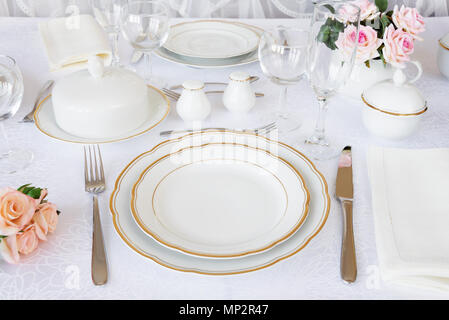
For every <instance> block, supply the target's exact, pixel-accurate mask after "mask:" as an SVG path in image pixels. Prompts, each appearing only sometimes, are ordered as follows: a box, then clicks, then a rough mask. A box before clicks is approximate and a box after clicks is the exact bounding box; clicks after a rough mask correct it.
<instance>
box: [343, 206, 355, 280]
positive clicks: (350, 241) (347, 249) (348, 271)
mask: <svg viewBox="0 0 449 320" xmlns="http://www.w3.org/2000/svg"><path fill="white" fill-rule="evenodd" d="M342 207H343V217H344V222H343V243H342V246H341V265H340V273H341V277H342V279H343V280H345V281H346V282H354V281H355V280H356V278H357V262H356V255H355V245H354V229H353V225H352V201H351V200H342Z"/></svg>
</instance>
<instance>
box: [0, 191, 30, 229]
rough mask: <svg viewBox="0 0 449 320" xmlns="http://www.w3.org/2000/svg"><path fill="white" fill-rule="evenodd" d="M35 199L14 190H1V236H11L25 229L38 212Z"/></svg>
mask: <svg viewBox="0 0 449 320" xmlns="http://www.w3.org/2000/svg"><path fill="white" fill-rule="evenodd" d="M35 201H36V200H35V199H33V198H31V197H29V196H27V195H25V194H23V193H22V192H20V191H17V190H14V189H12V188H4V189H1V190H0V235H3V236H10V235H13V234H16V233H17V232H19V231H20V230H22V228H23V227H25V226H26V225H27V224H28V223H29V222H30V221H31V219H32V218H33V214H34V212H35V211H36V203H35Z"/></svg>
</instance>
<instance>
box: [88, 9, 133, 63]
mask: <svg viewBox="0 0 449 320" xmlns="http://www.w3.org/2000/svg"><path fill="white" fill-rule="evenodd" d="M89 2H90V6H91V8H92V11H93V14H94V17H95V19H96V20H97V21H98V23H99V24H100V25H101V26H102V27H103V29H104V30H105V31H106V33H107V34H108V35H109V38H110V40H111V44H112V66H114V67H118V66H120V56H119V53H118V41H119V35H120V13H121V10H122V7H123V6H124V5H125V4H126V3H128V0H89Z"/></svg>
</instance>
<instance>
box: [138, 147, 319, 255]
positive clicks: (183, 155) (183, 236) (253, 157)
mask: <svg viewBox="0 0 449 320" xmlns="http://www.w3.org/2000/svg"><path fill="white" fill-rule="evenodd" d="M309 199H310V197H309V192H308V190H307V187H306V186H305V182H304V179H303V178H302V176H301V174H300V173H299V171H298V170H296V168H295V167H293V166H292V165H291V164H290V163H289V162H288V161H286V160H284V159H282V158H280V157H277V156H275V155H273V154H271V153H270V152H268V151H266V150H263V149H257V148H253V147H249V146H246V145H241V144H207V145H202V146H195V147H187V148H183V149H181V150H179V151H177V152H174V153H171V154H168V155H165V156H163V157H161V158H160V159H157V160H156V161H155V162H154V163H152V164H151V165H150V166H148V167H147V168H145V170H144V171H143V172H142V174H141V175H140V177H139V179H138V180H137V182H136V184H135V185H134V187H133V189H132V199H131V210H132V213H133V216H134V218H135V220H136V222H137V223H138V225H139V226H140V227H141V228H142V230H143V231H144V232H146V233H147V234H149V235H150V236H151V237H153V238H154V239H155V240H157V241H158V242H160V243H161V244H163V245H166V246H167V247H170V248H173V249H177V250H180V251H182V252H185V253H188V254H192V255H196V256H201V257H209V258H234V257H241V256H245V255H250V254H255V253H259V252H262V251H265V250H268V249H270V248H272V247H273V246H275V245H277V244H279V243H281V242H282V241H285V240H286V239H288V237H289V236H291V235H292V234H293V233H294V232H296V231H297V230H298V229H299V228H300V226H301V225H302V224H303V223H304V221H305V219H306V217H307V213H308V205H309Z"/></svg>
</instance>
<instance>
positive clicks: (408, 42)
mask: <svg viewBox="0 0 449 320" xmlns="http://www.w3.org/2000/svg"><path fill="white" fill-rule="evenodd" d="M384 45H385V47H384V48H383V49H382V52H383V55H384V58H385V61H387V62H389V63H391V64H392V65H393V66H395V67H399V68H401V67H402V66H403V63H404V62H407V61H410V57H409V56H410V55H411V54H412V53H413V50H414V44H413V36H412V35H411V34H410V33H408V32H405V31H403V30H402V29H395V28H394V26H393V25H391V24H390V26H388V28H387V30H386V31H385V34H384Z"/></svg>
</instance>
